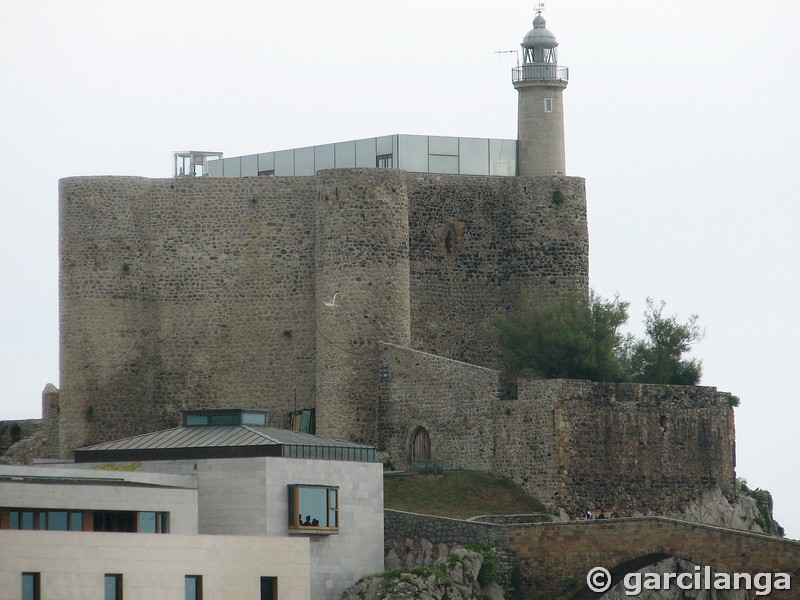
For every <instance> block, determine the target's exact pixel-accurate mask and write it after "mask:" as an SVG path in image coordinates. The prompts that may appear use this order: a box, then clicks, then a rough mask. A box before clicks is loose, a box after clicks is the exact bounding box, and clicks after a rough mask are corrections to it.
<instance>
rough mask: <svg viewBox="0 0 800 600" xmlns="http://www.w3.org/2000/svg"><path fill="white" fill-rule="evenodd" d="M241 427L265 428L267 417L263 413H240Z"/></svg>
mask: <svg viewBox="0 0 800 600" xmlns="http://www.w3.org/2000/svg"><path fill="white" fill-rule="evenodd" d="M242 425H256V426H258V427H266V425H267V415H265V414H263V413H248V412H245V413H242Z"/></svg>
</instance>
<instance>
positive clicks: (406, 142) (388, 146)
mask: <svg viewBox="0 0 800 600" xmlns="http://www.w3.org/2000/svg"><path fill="white" fill-rule="evenodd" d="M351 167H359V168H370V169H373V168H384V169H404V170H406V171H410V172H412V173H442V174H452V175H500V176H513V175H516V173H517V141H516V140H504V139H489V138H466V137H452V136H428V135H384V136H380V137H375V138H365V139H361V140H353V141H348V142H339V143H336V144H324V145H320V146H308V147H306V148H295V149H293V150H280V151H277V152H265V153H262V154H252V155H248V156H236V157H232V158H223V159H219V160H213V161H209V162H208V171H209V175H210V176H211V177H255V176H261V177H265V176H272V175H275V176H293V175H314V174H315V173H316V172H317V171H320V170H322V169H344V168H351Z"/></svg>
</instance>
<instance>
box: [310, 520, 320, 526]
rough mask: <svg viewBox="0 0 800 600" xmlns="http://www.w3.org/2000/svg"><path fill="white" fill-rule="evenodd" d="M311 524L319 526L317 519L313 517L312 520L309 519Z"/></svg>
mask: <svg viewBox="0 0 800 600" xmlns="http://www.w3.org/2000/svg"><path fill="white" fill-rule="evenodd" d="M311 524H312V525H313V526H314V527H319V519H314V520H313V521H311Z"/></svg>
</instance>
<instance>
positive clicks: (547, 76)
mask: <svg viewBox="0 0 800 600" xmlns="http://www.w3.org/2000/svg"><path fill="white" fill-rule="evenodd" d="M511 81H513V82H514V83H517V82H518V81H569V68H568V67H559V66H558V65H549V64H543V65H522V66H521V67H515V68H514V69H512V70H511Z"/></svg>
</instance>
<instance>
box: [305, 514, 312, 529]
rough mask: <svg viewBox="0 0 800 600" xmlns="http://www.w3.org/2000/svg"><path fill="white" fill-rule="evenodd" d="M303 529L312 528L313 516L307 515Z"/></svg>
mask: <svg viewBox="0 0 800 600" xmlns="http://www.w3.org/2000/svg"><path fill="white" fill-rule="evenodd" d="M303 527H311V515H306V520H305V521H304V522H303Z"/></svg>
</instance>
